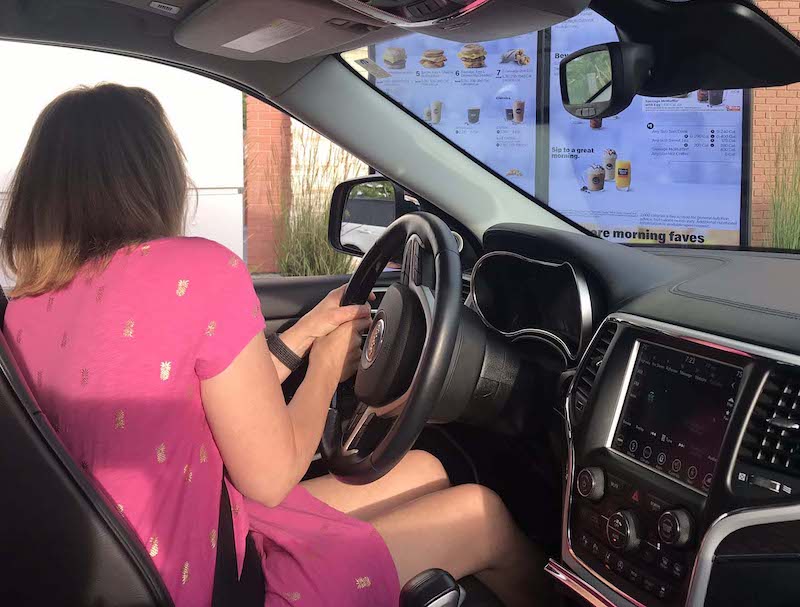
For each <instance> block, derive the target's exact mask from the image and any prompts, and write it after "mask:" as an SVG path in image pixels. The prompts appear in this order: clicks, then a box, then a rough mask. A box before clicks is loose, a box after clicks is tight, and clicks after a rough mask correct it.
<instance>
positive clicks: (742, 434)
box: [472, 225, 800, 607]
mask: <svg viewBox="0 0 800 607" xmlns="http://www.w3.org/2000/svg"><path fill="white" fill-rule="evenodd" d="M484 242H485V245H486V248H487V250H489V251H490V253H489V254H493V255H498V252H499V251H502V255H504V256H508V255H512V256H517V257H521V258H524V259H525V260H526V261H525V263H526V264H529V265H532V266H537V267H536V268H535V270H534V273H537V272H539V271H540V269H541V268H543V267H547V268H548V272H549V270H550V269H552V268H561V269H562V271H559V272H553V273H549V274H548V272H546V273H545V274H548V275H547V279H546V282H544V283H543V284H544V285H546V288H545V289H543V290H542V291H541V295H536V293H535V291H534V290H531V289H530V288H529V287H527V286H525V284H524V283H525V280H523V279H520V280H519V281H517V283H516V284H517V293H518V295H520V297H519V298H518V299H519V301H518V302H517V303H516V304H508V303H504V304H503V306H505V307H504V308H503V309H504V310H510V312H509V311H507V312H506V317H505V318H501V317H499V316H498V317H497V318H494V319H493V321H492V322H487V318H486V316H487V315H483V314H482V317H483V318H484V321H485V322H487V324H488V325H489V326H497V325H498V324H500V325H502V324H503V323H508V322H516V321H515V320H514V319H515V318H525V317H524V316H520V314H519V313H517V312H516V311H514V309H513V308H514V305H516V306H521V305H528V306H529V316H528V317H527V319H528V322H529V324H535V323H533V319H535V318H537V316H536V315H534V314H533V313H531V312H530V310H534V311H536V313H537V314H540V316H539V317H541V318H543V319H545V321H546V322H547V323H549V326H548V327H546V328H545V329H544V330H545V331H549V330H552V329H553V327H556V328H558V329H559V330H560V331H561V332H562V334H568V335H580V334H581V332H582V331H583V330H585V327H584V326H583V324H582V323H583V322H584V321H585V320H586V319H587V318H589V319H590V325H591V327H592V331H593V332H594V333H593V337H592V338H591V340H589V341H587V343H585V344H582V345H580V346H579V348H578V351H577V352H576V354H578V355H579V356H576V357H575V360H576V361H579V362H576V363H575V364H573V365H571V366H572V367H573V368H574V369H575V374H574V377H573V379H572V381H571V383H570V386H569V389H568V394H567V395H566V402H565V405H564V418H565V433H566V445H567V447H566V448H567V453H566V468H565V482H564V495H563V524H562V541H561V555H560V559H553V560H551V561H550V563H549V564H548V565H547V571H548V572H549V573H550V574H551V575H552V576H553V578H554V579H556V580H557V581H558V582H559V584H558V585H559V586H560V587H561V588H562V589H563V590H564V591H565V592H567V593H568V594H571V595H573V596H577V597H580V599H581V600H582V602H583V603H585V604H590V605H596V606H603V607H609V606H615V607H631V606H634V607H662V606H663V607H677V606H691V607H701V606H702V605H708V606H717V605H720V606H721V605H731V604H736V605H750V604H758V605H759V606H760V607H771V606H773V605H775V606H777V605H789V604H800V590H798V588H797V585H796V584H794V583H793V582H792V580H793V579H794V577H795V576H796V575H797V574H800V497H798V496H799V495H800V356H798V352H800V348H798V346H800V343H798V342H800V339H799V338H800V332H798V331H797V320H798V318H800V316H797V315H796V314H795V311H794V309H793V306H800V292H798V293H797V295H798V299H796V300H795V299H794V298H792V295H793V294H794V291H795V290H798V289H800V287H798V286H795V285H798V284H800V268H797V269H795V268H796V266H798V265H800V264H797V261H795V260H794V259H792V258H791V257H789V256H781V255H770V254H747V253H739V252H721V251H713V252H712V251H699V250H697V251H695V250H682V251H674V250H653V251H647V252H645V251H641V250H634V249H627V248H625V247H620V246H618V245H611V244H610V243H606V242H603V241H599V240H598V239H591V238H588V237H584V236H579V235H568V236H565V235H564V234H556V233H555V231H551V230H547V229H544V228H533V227H529V226H526V227H522V226H510V225H508V226H498V227H495V228H492V229H491V230H489V232H488V233H487V235H486V236H485V239H484ZM621 251H622V252H621ZM513 263H514V264H515V271H516V272H520V271H521V270H522V268H523V266H520V265H519V261H518V260H514V262H513ZM480 264H481V261H479V264H478V265H476V269H478V270H479V269H480ZM542 264H550V265H548V266H544V265H542ZM565 266H568V269H569V271H563V270H564V269H565ZM491 274H492V278H491V279H490V280H488V281H484V279H483V278H482V277H481V276H480V272H479V271H478V272H475V271H474V272H473V276H472V295H473V296H475V295H477V296H478V297H477V299H478V301H477V303H478V306H477V307H478V308H480V303H481V299H480V298H481V294H480V288H481V287H480V284H481V281H484V282H486V283H487V285H486V286H488V285H489V284H490V283H492V281H494V283H493V284H498V283H497V281H498V277H499V276H501V274H502V272H501V271H500V269H499V268H497V267H494V268H492V272H491ZM542 276H544V275H542ZM476 278H477V281H476ZM795 278H797V279H798V280H796V281H795ZM500 284H501V291H502V292H503V293H506V294H512V295H513V292H514V291H513V288H509V285H513V284H514V282H513V281H511V282H510V283H508V284H506V283H505V282H503V281H502V280H501V281H500ZM573 285H577V287H575V288H576V289H577V290H576V293H577V292H579V291H580V290H581V289H582V288H584V286H585V289H586V297H584V299H583V300H581V299H580V298H578V299H576V300H574V301H577V302H578V304H577V310H576V306H575V305H572V304H569V303H567V304H565V302H569V301H573V300H571V299H570V298H566V299H565V298H564V297H557V298H556V299H557V300H558V301H559V302H560V303H559V305H558V306H556V308H554V310H550V311H547V310H545V312H553V313H554V314H555V312H556V311H557V312H558V314H557V315H555V316H553V315H548V314H547V313H545V314H543V315H542V314H541V312H542V310H544V308H543V307H542V304H541V303H540V302H539V301H537V297H538V298H541V299H546V298H547V295H548V294H553V293H555V294H563V293H564V292H565V291H566V290H569V289H572V288H573ZM582 285H583V286H582ZM522 295H524V297H522ZM787 298H790V299H787ZM484 301H486V302H489V301H490V298H488V297H486V296H484ZM475 303H476V302H472V305H473V307H475ZM587 306H588V309H587ZM498 309H500V308H499V307H497V306H496V307H495V309H493V310H492V311H491V312H489V313H488V315H491V314H496V313H497V310H498ZM509 314H510V315H511V317H513V318H510V317H509ZM554 319H555V320H554ZM570 323H572V324H571V326H570ZM509 326H511V325H509ZM516 328H517V330H520V329H523V328H524V329H526V330H528V331H530V329H533V328H535V327H532V326H525V327H516ZM552 332H553V333H555V334H556V335H558V334H559V333H558V331H552ZM545 341H548V338H545ZM549 341H550V342H551V344H553V345H555V344H556V342H555V340H552V339H550V340H549ZM571 343H578V344H580V343H581V340H580V339H577V340H573V341H572V342H571ZM562 350H563V351H564V353H565V359H566V360H569V359H570V357H571V355H570V350H569V348H568V347H566V348H562Z"/></svg>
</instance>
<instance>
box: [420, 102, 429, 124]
mask: <svg viewBox="0 0 800 607" xmlns="http://www.w3.org/2000/svg"><path fill="white" fill-rule="evenodd" d="M422 119H423V120H424V121H425V122H430V121H431V106H429V105H426V106H425V109H424V110H422Z"/></svg>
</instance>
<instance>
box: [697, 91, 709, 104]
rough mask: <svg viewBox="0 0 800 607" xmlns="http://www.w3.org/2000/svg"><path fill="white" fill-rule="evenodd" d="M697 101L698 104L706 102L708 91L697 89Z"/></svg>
mask: <svg viewBox="0 0 800 607" xmlns="http://www.w3.org/2000/svg"><path fill="white" fill-rule="evenodd" d="M697 100H698V101H699V102H700V103H705V102H706V101H708V91H707V90H705V89H697Z"/></svg>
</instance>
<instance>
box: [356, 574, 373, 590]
mask: <svg viewBox="0 0 800 607" xmlns="http://www.w3.org/2000/svg"><path fill="white" fill-rule="evenodd" d="M370 586H372V580H371V579H369V578H368V577H367V576H364V577H359V578H356V588H358V589H359V590H364V589H365V588H369V587H370Z"/></svg>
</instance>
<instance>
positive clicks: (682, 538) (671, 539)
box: [658, 508, 692, 547]
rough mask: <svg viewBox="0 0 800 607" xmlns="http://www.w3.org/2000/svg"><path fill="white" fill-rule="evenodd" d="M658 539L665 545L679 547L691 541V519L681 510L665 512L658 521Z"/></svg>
mask: <svg viewBox="0 0 800 607" xmlns="http://www.w3.org/2000/svg"><path fill="white" fill-rule="evenodd" d="M658 537H659V538H660V539H661V541H662V542H664V543H665V544H669V545H670V546H676V547H681V546H685V545H686V544H688V543H689V540H690V539H692V519H691V517H690V516H689V513H688V512H686V510H684V509H683V508H676V509H674V510H666V511H665V512H664V513H663V514H662V515H661V516H660V517H659V519H658Z"/></svg>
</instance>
